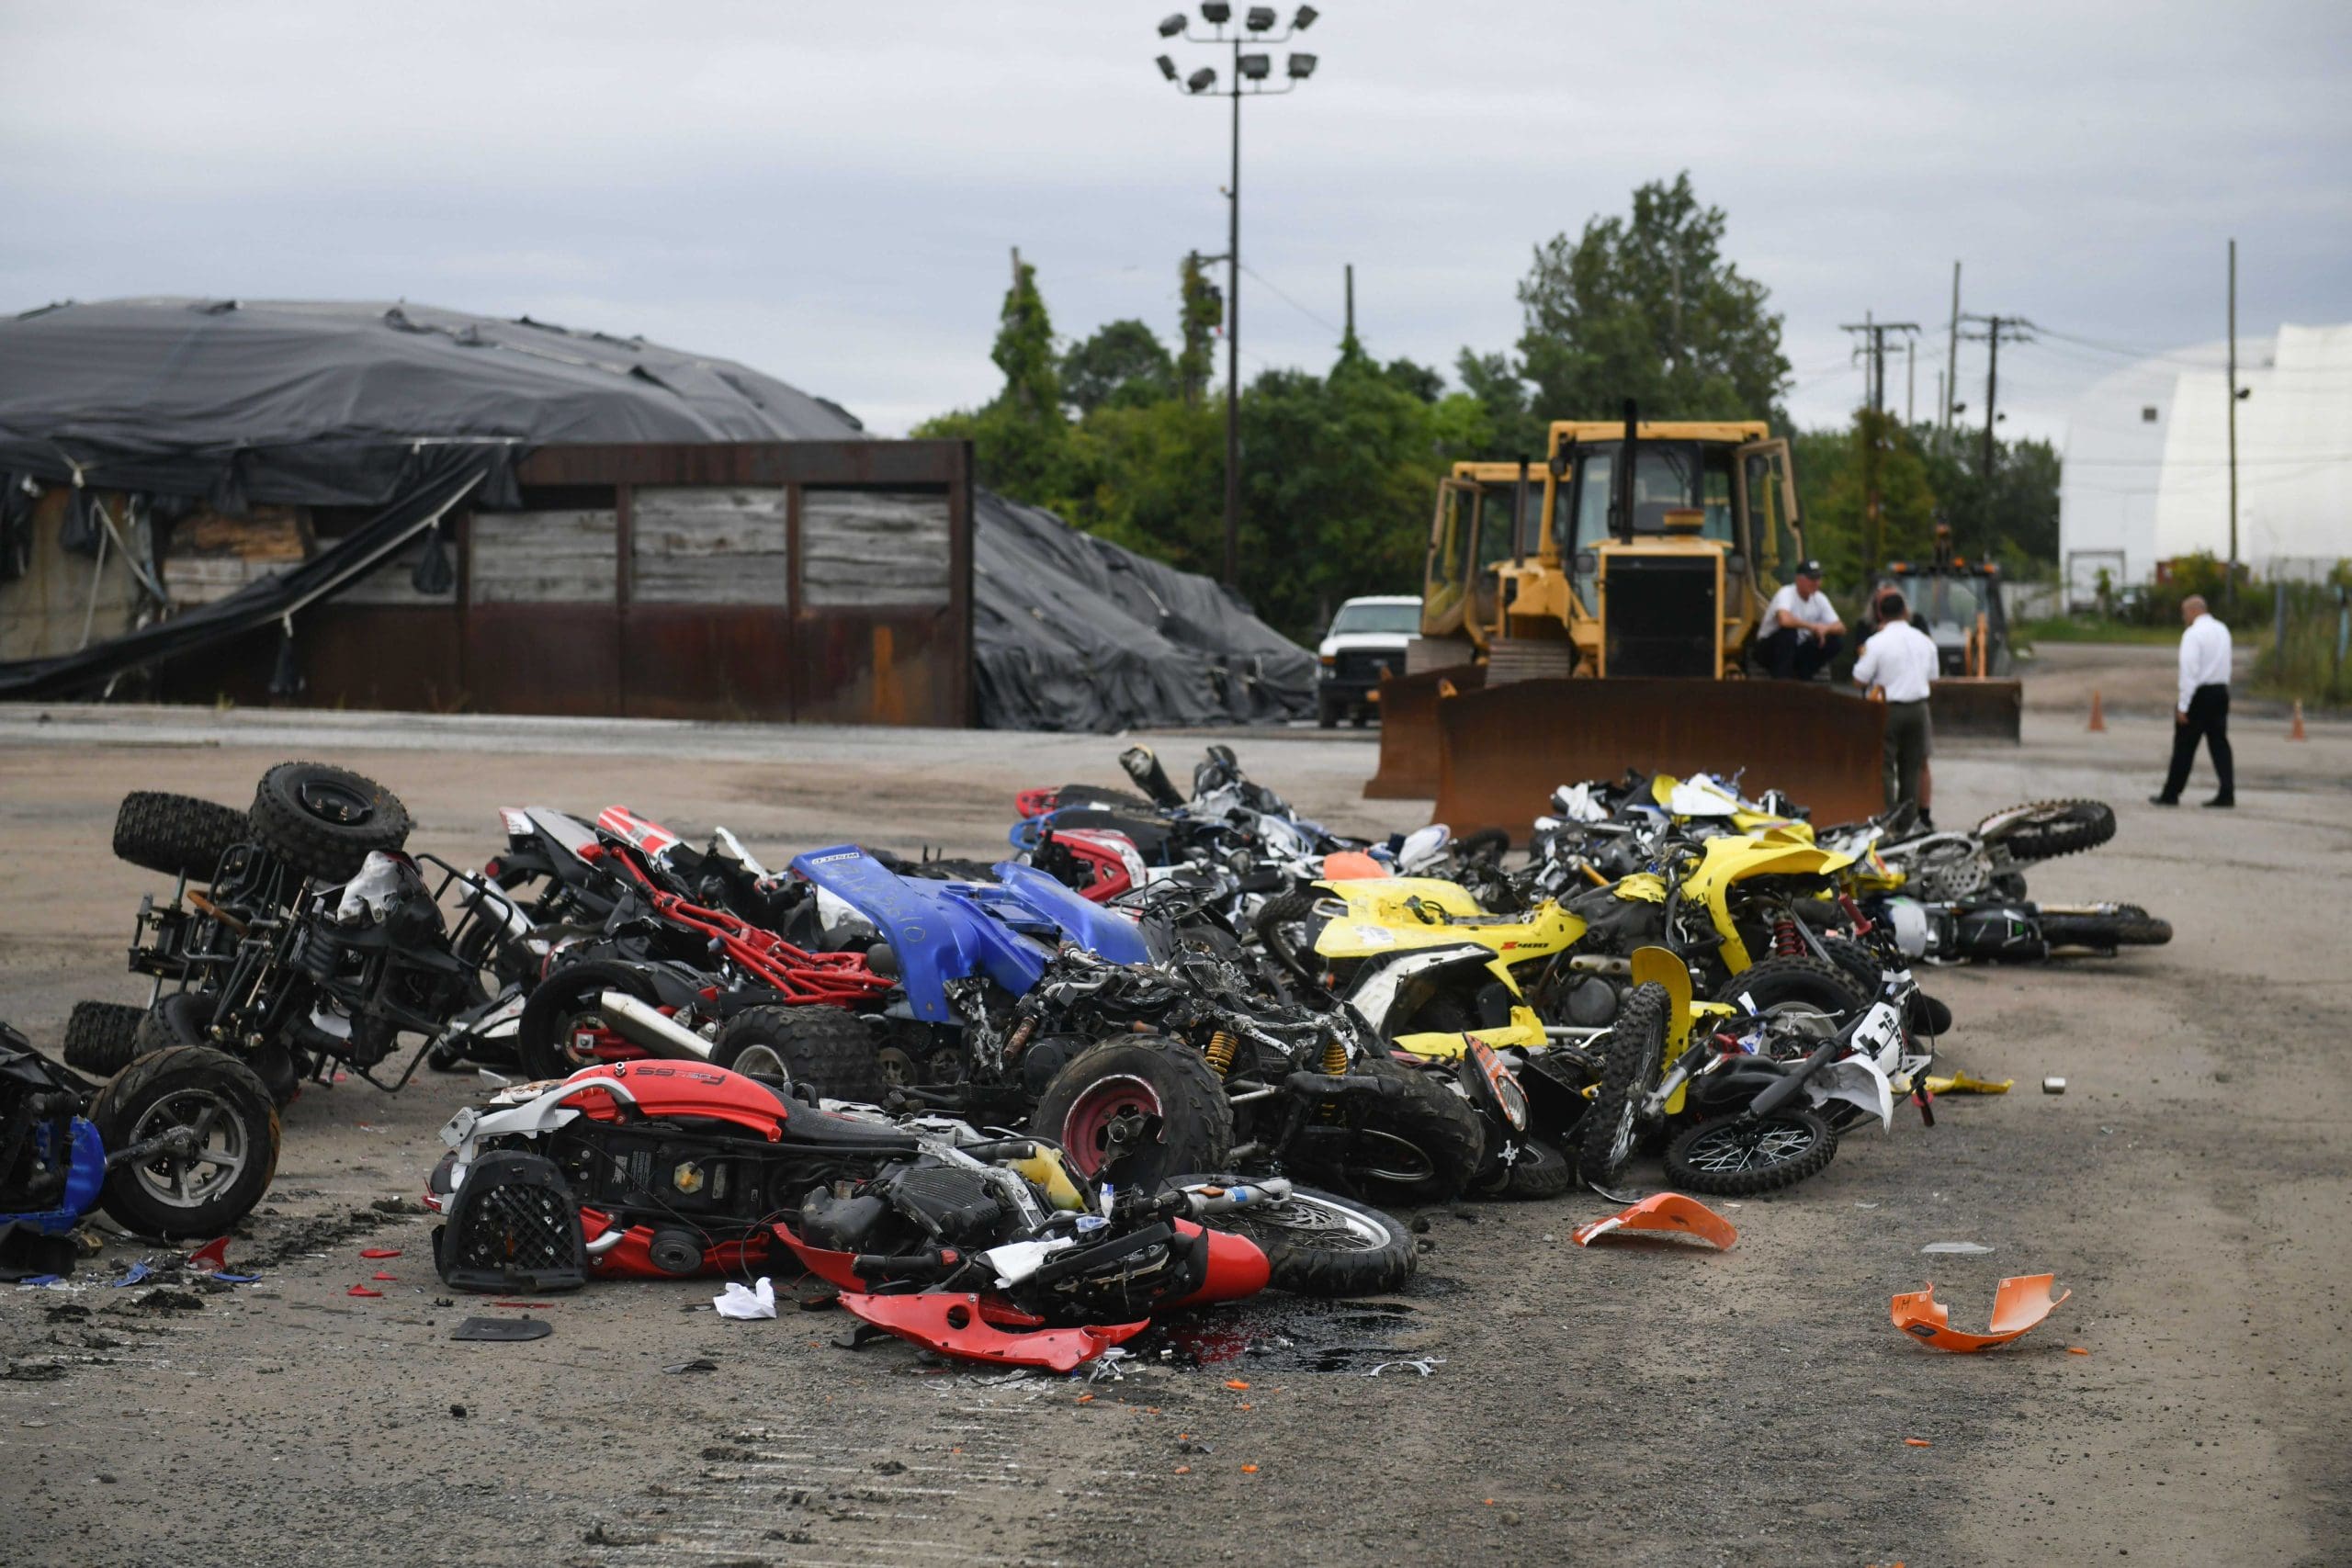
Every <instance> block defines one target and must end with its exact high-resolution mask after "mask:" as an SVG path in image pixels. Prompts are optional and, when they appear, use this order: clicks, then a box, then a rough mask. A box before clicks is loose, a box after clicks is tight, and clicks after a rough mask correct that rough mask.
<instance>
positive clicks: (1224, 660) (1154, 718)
mask: <svg viewBox="0 0 2352 1568" xmlns="http://www.w3.org/2000/svg"><path fill="white" fill-rule="evenodd" d="M972 513H973V522H974V528H973V542H972V602H973V607H974V611H975V615H974V624H973V627H972V660H973V664H974V666H975V667H976V669H977V671H978V681H979V707H980V712H981V714H982V716H983V717H982V719H981V722H982V723H983V724H985V725H987V726H988V727H989V728H992V729H1072V730H1108V729H1122V728H1129V727H1131V726H1136V725H1171V724H1226V723H1232V722H1234V721H1236V720H1242V721H1248V720H1253V719H1270V718H1286V717H1295V716H1301V715H1304V714H1306V713H1309V712H1312V711H1313V709H1314V706H1315V659H1314V656H1313V655H1311V654H1309V653H1308V652H1306V650H1305V649H1302V648H1300V647H1299V646H1298V645H1297V644H1295V643H1294V642H1291V641H1290V640H1289V639H1287V638H1286V637H1283V636H1282V635H1281V634H1280V633H1279V632H1276V631H1275V630H1274V629H1273V628H1272V627H1271V626H1267V625H1266V624H1265V623H1264V622H1262V621H1261V620H1259V619H1258V618H1257V617H1256V616H1254V615H1250V612H1249V611H1248V610H1247V609H1245V608H1244V607H1243V606H1242V605H1241V604H1238V603H1237V602H1236V601H1235V600H1234V599H1233V598H1232V597H1231V596H1230V595H1229V594H1227V592H1225V591H1224V590H1223V589H1222V588H1220V587H1219V586H1218V585H1217V584H1216V583H1215V582H1214V581H1211V580H1209V579H1208V578H1205V577H1201V576H1197V575H1195V574H1193V573H1192V572H1186V571H1178V570H1175V569H1174V568H1173V567H1169V566H1163V565H1161V564H1160V563H1159V562H1158V561H1153V560H1146V559H1145V558H1142V557H1141V556H1138V555H1136V554H1135V553H1134V552H1132V551H1129V550H1124V549H1121V548H1120V547H1118V546H1116V545H1114V544H1112V543H1111V542H1110V541H1108V540H1106V539H1098V538H1096V537H1095V536H1093V535H1091V534H1087V533H1084V532H1081V531H1080V530H1079V529H1076V528H1073V527H1071V526H1070V525H1069V524H1067V523H1065V522H1063V521H1062V520H1061V519H1060V518H1058V517H1057V516H1055V515H1054V514H1053V513H1050V512H1046V511H1044V510H1042V509H1040V508H1038V507H1035V506H1023V505H1022V504H1021V503H1020V502H1013V501H1007V500H1006V499H1004V497H1002V496H1001V495H996V494H993V493H991V492H989V491H979V492H978V494H976V495H975V496H974V497H973V501H972Z"/></svg>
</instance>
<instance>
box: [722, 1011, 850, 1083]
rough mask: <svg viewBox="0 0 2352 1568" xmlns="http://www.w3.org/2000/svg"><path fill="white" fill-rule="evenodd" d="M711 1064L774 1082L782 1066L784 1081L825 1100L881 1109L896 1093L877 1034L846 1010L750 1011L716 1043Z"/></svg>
mask: <svg viewBox="0 0 2352 1568" xmlns="http://www.w3.org/2000/svg"><path fill="white" fill-rule="evenodd" d="M746 1061H749V1062H750V1063H751V1064H752V1065H750V1066H746V1065H744V1064H745V1063H746ZM710 1063H711V1066H715V1067H725V1068H727V1069H728V1070H729V1071H730V1072H737V1073H742V1074H745V1075H746V1076H748V1077H755V1078H760V1079H762V1080H763V1081H768V1082H775V1080H776V1079H777V1078H778V1077H779V1075H778V1073H777V1072H776V1070H775V1069H777V1068H781V1069H782V1073H781V1075H780V1076H781V1077H782V1078H785V1079H788V1080H789V1081H790V1082H791V1083H793V1084H794V1085H796V1086H797V1087H799V1088H802V1089H809V1091H811V1092H812V1093H814V1094H815V1095H816V1096H817V1098H819V1099H820V1100H855V1101H857V1102H858V1103H859V1104H861V1105H878V1104H880V1103H881V1100H882V1097H883V1096H884V1095H885V1094H888V1092H889V1089H890V1086H889V1082H888V1079H887V1078H886V1077H884V1075H883V1072H882V1060H881V1058H880V1057H879V1056H877V1055H875V1051H874V1034H873V1032H872V1031H870V1030H868V1029H867V1028H866V1027H865V1021H864V1020H862V1019H860V1018H859V1017H858V1016H857V1015H856V1014H855V1013H854V1012H851V1011H850V1010H848V1009H846V1008H837V1007H820V1006H813V1005H812V1006H803V1007H758V1008H746V1009H745V1010H743V1011H741V1012H739V1013H737V1014H736V1015H735V1016H734V1017H733V1018H730V1019H729V1020H728V1021H727V1023H726V1026H725V1027H724V1028H722V1029H720V1030H719V1032H718V1039H716V1040H714V1041H713V1042H711V1046H710Z"/></svg>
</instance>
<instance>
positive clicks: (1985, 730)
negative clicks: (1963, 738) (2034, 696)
mask: <svg viewBox="0 0 2352 1568" xmlns="http://www.w3.org/2000/svg"><path fill="white" fill-rule="evenodd" d="M2024 714H2025V686H2024V683H2023V682H2018V681H2003V680H1996V679H1994V678H1991V677H1989V676H1961V677H1952V676H1947V677H1945V678H1943V679H1941V680H1939V681H1937V682H1935V683H1934V684H1933V685H1931V686H1929V687H1928V723H1929V724H1930V725H1932V726H1934V727H1935V732H1936V733H1937V734H1938V735H1939V736H1940V735H1973V736H1982V737H1985V739H1993V740H2016V739H2019V738H2020V737H2019V733H2018V730H2019V726H2020V725H2021V724H2022V722H2023V719H2024Z"/></svg>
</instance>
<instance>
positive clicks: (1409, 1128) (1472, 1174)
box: [1340, 1056, 1487, 1203]
mask: <svg viewBox="0 0 2352 1568" xmlns="http://www.w3.org/2000/svg"><path fill="white" fill-rule="evenodd" d="M1348 1072H1349V1074H1350V1076H1351V1077H1356V1076H1361V1077H1376V1078H1386V1079H1388V1080H1390V1081H1391V1082H1393V1083H1395V1084H1396V1085H1397V1092H1396V1094H1395V1096H1394V1097H1393V1098H1383V1099H1381V1100H1376V1101H1374V1103H1373V1105H1372V1106H1371V1107H1370V1108H1369V1110H1368V1111H1367V1113H1366V1114H1365V1116H1364V1119H1363V1129H1362V1132H1361V1133H1360V1134H1359V1135H1358V1138H1357V1146H1356V1147H1354V1148H1353V1149H1351V1152H1350V1155H1349V1158H1348V1163H1347V1165H1346V1166H1345V1167H1344V1168H1342V1169H1341V1171H1340V1175H1341V1176H1342V1177H1343V1178H1344V1179H1345V1180H1347V1181H1348V1182H1349V1183H1350V1184H1351V1186H1353V1187H1355V1188H1357V1189H1359V1190H1362V1191H1363V1193H1364V1195H1365V1196H1367V1197H1369V1198H1372V1199H1374V1200H1375V1201H1383V1202H1397V1203H1443V1202H1449V1201H1452V1200H1453V1199H1455V1198H1458V1197H1460V1196H1461V1195H1462V1193H1463V1190H1464V1189H1465V1188H1467V1187H1468V1186H1469V1185H1470V1183H1471V1181H1472V1180H1473V1179H1476V1176H1477V1174H1478V1168H1479V1167H1480V1166H1481V1165H1483V1164H1485V1163H1486V1159H1487V1124H1486V1123H1485V1122H1482V1121H1480V1120H1479V1119H1478V1112H1477V1111H1475V1110H1473V1109H1472V1108H1471V1105H1470V1102H1469V1101H1468V1100H1465V1099H1464V1098H1463V1097H1462V1096H1461V1095H1458V1094H1456V1093H1454V1092H1453V1089H1452V1088H1451V1087H1450V1086H1449V1085H1448V1084H1447V1083H1446V1081H1445V1080H1444V1079H1443V1078H1442V1077H1438V1076H1437V1075H1435V1074H1433V1073H1428V1072H1424V1071H1422V1070H1421V1069H1419V1068H1418V1067H1408V1066H1405V1065H1403V1064H1402V1063H1400V1062H1394V1061H1390V1060H1388V1059H1386V1058H1385V1057H1381V1056H1366V1057H1364V1058H1363V1060H1361V1061H1359V1062H1357V1063H1356V1064H1355V1065H1354V1066H1351V1067H1350V1068H1349V1069H1348ZM1367 1141H1370V1142H1371V1143H1372V1146H1371V1147H1369V1148H1367V1147H1364V1146H1363V1145H1364V1144H1365V1143H1366V1142H1367ZM1383 1145H1389V1146H1392V1147H1393V1146H1397V1145H1407V1146H1409V1148H1410V1150H1411V1153H1409V1154H1407V1153H1405V1152H1404V1149H1403V1148H1401V1147H1399V1148H1397V1153H1396V1154H1395V1155H1394V1156H1390V1157H1394V1158H1395V1159H1396V1160H1397V1163H1396V1164H1395V1165H1393V1166H1392V1165H1388V1164H1385V1163H1381V1162H1382V1158H1383V1156H1381V1154H1380V1153H1379V1150H1380V1148H1381V1147H1382V1146H1383Z"/></svg>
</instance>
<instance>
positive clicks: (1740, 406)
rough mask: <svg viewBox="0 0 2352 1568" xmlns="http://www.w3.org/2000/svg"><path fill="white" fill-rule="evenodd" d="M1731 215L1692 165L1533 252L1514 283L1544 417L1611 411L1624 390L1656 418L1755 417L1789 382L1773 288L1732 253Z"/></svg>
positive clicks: (1522, 368)
mask: <svg viewBox="0 0 2352 1568" xmlns="http://www.w3.org/2000/svg"><path fill="white" fill-rule="evenodd" d="M1723 238H1724V213H1723V209H1721V208H1714V207H1702V206H1700V205H1699V198H1698V197H1697V196H1696V194H1694V193H1693V192H1692V190H1691V175H1690V174H1689V173H1688V171H1686V172H1684V173H1682V174H1680V175H1676V176H1675V179H1674V183H1673V184H1671V185H1668V184H1665V183H1663V182H1657V181H1653V182H1652V183H1650V184H1648V185H1645V186H1641V187H1640V188H1639V189H1637V190H1636V191H1634V207H1633V212H1632V215H1631V217H1630V218H1618V217H1613V216H1612V217H1608V218H1594V219H1592V220H1589V221H1588V222H1587V223H1586V224H1585V227H1584V232H1583V234H1582V235H1581V236H1580V237H1578V238H1577V239H1576V240H1575V241H1571V240H1570V239H1569V238H1568V236H1567V235H1566V234H1565V233H1562V234H1558V235H1555V236H1554V237H1553V238H1552V239H1551V240H1549V241H1547V242H1546V243H1544V244H1542V245H1539V246H1537V247H1536V250H1535V262H1534V265H1533V267H1532V270H1530V271H1529V273H1528V275H1527V277H1526V278H1525V280H1524V281H1522V282H1521V284H1520V286H1519V301H1520V307H1521V312H1522V319H1523V327H1524V330H1523V331H1522V332H1521V334H1520V339H1519V355H1520V362H1519V364H1518V366H1517V367H1516V368H1517V371H1518V373H1519V375H1520V376H1521V377H1522V378H1524V379H1526V380H1528V381H1530V382H1532V383H1533V385H1534V389H1535V395H1534V400H1533V401H1534V407H1535V409H1536V411H1537V412H1539V413H1540V414H1541V415H1542V416H1543V417H1544V418H1547V419H1606V418H1608V417H1610V416H1611V415H1613V414H1614V413H1616V412H1618V410H1619V408H1620V406H1621V405H1622V403H1623V400H1624V399H1626V398H1632V399H1634V400H1636V401H1637V402H1639V403H1640V405H1641V406H1642V409H1643V410H1644V412H1647V413H1650V414H1651V415H1652V416H1653V417H1657V418H1662V419H1759V418H1763V417H1766V416H1767V415H1768V414H1770V413H1771V412H1773V411H1774V409H1775V408H1776V406H1777V404H1778V403H1779V400H1780V397H1781V392H1782V391H1783V390H1784V389H1786V388H1787V386H1788V380H1789V362H1788V360H1787V359H1786V358H1785V357H1784V356H1783V355H1781V318H1780V317H1779V316H1778V315H1775V314H1774V313H1772V311H1771V310H1769V309H1768V308H1767V299H1768V298H1769V295H1768V291H1767V290H1766V289H1765V288H1764V286H1763V285H1762V284H1760V283H1758V282H1756V281H1754V280H1753V279H1751V278H1748V277H1745V276H1741V274H1740V271H1739V269H1738V267H1736V265H1733V264H1732V263H1730V262H1728V261H1726V260H1724V256H1723Z"/></svg>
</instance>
